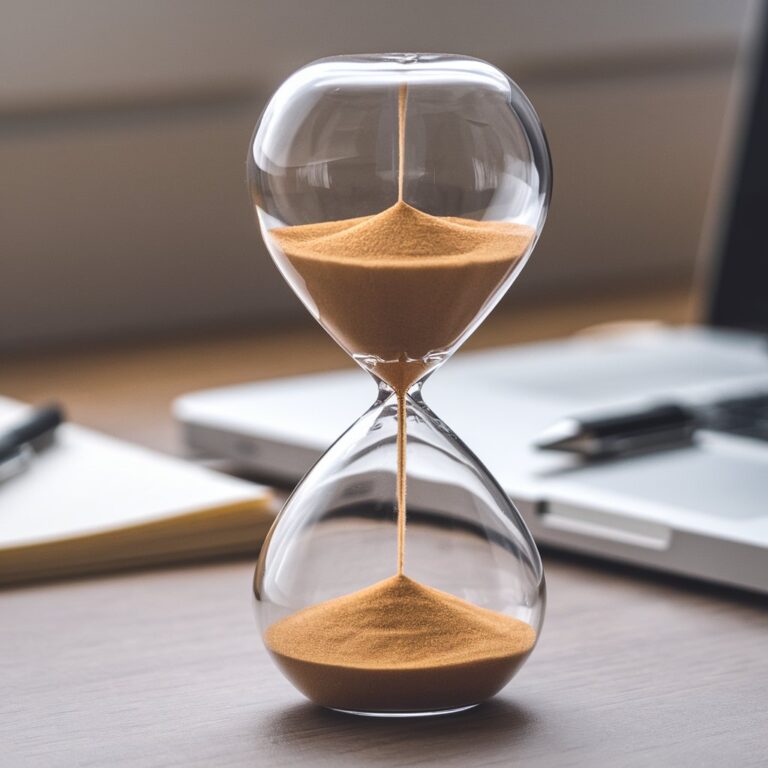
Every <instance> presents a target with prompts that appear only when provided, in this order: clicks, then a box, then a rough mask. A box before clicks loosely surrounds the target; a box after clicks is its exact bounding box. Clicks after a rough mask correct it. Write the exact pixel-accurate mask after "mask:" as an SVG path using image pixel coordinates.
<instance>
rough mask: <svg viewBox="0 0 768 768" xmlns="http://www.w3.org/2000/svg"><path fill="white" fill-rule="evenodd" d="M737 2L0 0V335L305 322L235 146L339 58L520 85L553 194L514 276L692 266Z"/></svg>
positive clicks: (88, 336) (586, 275)
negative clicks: (312, 69)
mask: <svg viewBox="0 0 768 768" xmlns="http://www.w3.org/2000/svg"><path fill="white" fill-rule="evenodd" d="M748 10H749V4H748V2H747V0H675V1H674V2H669V1H668V0H644V1H643V2H621V3H618V2H615V0H580V1H579V2H568V1H567V0H559V1H558V0H538V1H536V2H534V1H533V0H498V1H497V0H487V1H485V2H482V1H481V2H478V1H477V0H476V1H475V2H467V0H464V2H458V1H457V0H410V1H408V0H387V1H386V2H383V1H380V2H375V3H374V2H367V1H364V0H335V1H333V0H304V1H303V2H302V1H301V0H280V2H277V3H271V2H266V0H218V1H217V2H210V0H156V1H154V2H149V0H135V1H134V2H130V3H127V2H123V1H122V0H100V1H98V2H97V0H67V2H63V3H62V2H54V1H53V0H48V2H38V1H36V0H30V1H25V0H5V2H4V3H3V5H2V10H1V11H0V14H1V15H2V23H1V24H0V72H2V73H3V76H2V78H0V174H1V183H0V239H1V242H0V349H6V350H10V349H14V348H28V349H30V348H34V347H36V346H51V345H56V344H69V343H72V342H83V341H93V340H105V339H110V338H126V337H134V336H148V335H154V334H158V333H162V334H167V333H171V332H176V331H185V330H198V329H214V328H217V327H219V328H223V327H227V326H230V327H231V326H235V325H251V326H253V325H258V324H264V325H265V326H269V327H274V326H275V325H276V324H279V323H283V322H292V321H294V320H296V319H302V320H303V319H305V318H306V317H307V316H306V315H305V314H304V313H303V310H301V308H300V307H299V305H298V302H297V300H296V299H295V298H294V297H293V295H292V294H290V293H289V291H288V289H287V288H286V287H285V285H284V283H283V281H282V279H281V278H280V277H279V276H278V274H277V272H276V270H275V269H274V267H273V266H272V264H271V262H270V261H269V259H268V258H267V256H266V253H265V251H264V249H263V247H262V245H261V243H260V238H259V236H258V233H257V231H256V227H255V225H254V222H253V220H252V213H251V210H250V207H249V203H248V199H247V195H246V189H245V181H244V175H245V162H244V160H245V152H246V146H247V143H248V139H249V137H250V135H251V132H252V129H253V125H254V123H255V122H256V119H257V118H258V115H259V112H260V110H261V107H262V106H263V104H264V102H265V100H266V99H267V98H268V96H269V94H270V93H271V92H272V91H273V90H274V89H275V88H276V87H277V85H278V84H279V83H280V82H281V81H282V80H283V79H284V78H285V77H286V76H287V75H289V74H290V73H291V71H292V70H294V69H295V68H297V67H299V66H300V65H302V64H304V63H305V62H307V61H309V60H312V59H314V58H318V57H321V56H325V55H331V54H335V53H352V52H372V51H387V50H425V51H451V52H460V53H466V54H471V55H475V56H479V57H482V58H485V59H488V60H489V61H491V62H493V63H494V64H496V65H497V66H499V67H501V68H502V69H504V70H505V71H507V72H508V73H509V74H510V75H511V76H512V77H513V78H515V79H516V80H517V81H518V82H519V83H520V84H521V85H522V87H523V88H524V89H525V90H526V91H527V92H528V94H529V96H530V97H531V99H532V100H533V102H534V104H535V105H536V108H537V109H538V111H539V114H540V116H541V118H542V120H543V122H544V126H545V129H546V130H547V133H548V136H549V140H550V143H551V148H552V154H553V158H554V165H555V194H554V200H553V206H552V210H551V214H550V219H549V221H548V224H547V227H546V229H545V234H544V236H543V237H542V240H541V243H540V245H539V248H538V250H537V253H536V255H535V257H534V258H533V259H532V260H531V263H530V265H529V267H527V269H526V272H525V273H524V274H523V276H522V277H521V279H520V282H519V284H518V286H517V287H516V288H515V290H514V291H513V297H512V298H513V300H514V301H524V300H528V301H537V300H539V299H540V298H541V297H544V296H546V297H557V296H560V295H564V294H565V293H569V294H573V293H578V294H580V295H582V296H584V297H585V298H588V297H589V296H590V295H591V294H593V293H594V292H596V291H601V292H604V291H616V292H617V293H618V292H625V291H628V290H633V289H639V288H645V289H648V288H654V287H656V286H661V285H666V284H669V285H672V284H679V283H681V282H686V281H689V280H690V279H691V274H692V270H693V266H694V259H695V256H696V250H697V243H698V238H699V234H700V229H701V225H702V219H703V215H704V208H705V203H706V199H707V194H708V185H709V182H710V177H711V173H712V169H713V164H714V159H715V152H716V148H717V141H718V137H719V134H720V130H721V127H722V120H723V112H724V108H725V105H726V99H727V92H728V86H729V83H730V80H731V76H732V72H733V68H734V62H735V61H736V54H737V48H738V44H739V36H740V33H741V31H742V29H743V26H744V23H745V19H746V18H747V15H746V14H747V13H748Z"/></svg>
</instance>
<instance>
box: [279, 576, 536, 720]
mask: <svg viewBox="0 0 768 768" xmlns="http://www.w3.org/2000/svg"><path fill="white" fill-rule="evenodd" d="M265 641H266V645H267V648H269V650H270V651H271V653H272V654H273V655H274V657H275V659H276V661H277V663H278V665H279V666H280V668H281V669H282V670H283V672H284V673H285V675H286V676H287V677H288V678H289V679H290V680H291V681H292V682H293V684H294V685H295V686H296V687H297V688H298V689H299V690H300V691H302V692H303V693H304V694H305V695H306V696H308V697H309V698H310V699H312V700H313V701H315V702H317V703H318V704H322V705H324V706H327V707H333V708H335V709H344V710H352V711H358V712H398V711H441V710H446V709H454V708H458V707H463V706H469V705H471V704H477V703H478V702H481V701H484V700H485V699H487V698H489V697H491V696H493V695H494V694H495V693H497V692H498V691H499V690H500V689H501V688H502V687H503V686H504V685H506V684H507V683H508V682H509V680H510V679H511V678H512V676H513V675H514V673H515V672H516V671H517V669H518V667H519V666H520V665H521V664H522V663H523V661H525V659H526V657H527V656H528V654H529V653H530V652H531V650H532V649H533V646H534V644H535V642H536V632H535V631H534V630H533V628H532V627H531V626H529V625H528V624H526V623H525V622H523V621H519V620H518V619H514V618H511V617H510V616H505V615H503V614H501V613H496V612H495V611H489V610H487V609H484V608H480V607H478V606H475V605H472V604H471V603H467V602H465V601H464V600H460V599H459V598H457V597H454V596H453V595H449V594H447V593H445V592H441V591H439V590H437V589H433V588H431V587H427V586H424V585H422V584H419V583H417V582H415V581H413V580H412V579H409V578H408V577H406V576H393V577H391V578H389V579H385V580H384V581H381V582H378V583H377V584H374V585H373V586H371V587H368V588H366V589H362V590H359V591H357V592H354V593H352V594H350V595H345V596H344V597H339V598H336V599H333V600H328V601H327V602H324V603H319V604H317V605H314V606H311V607H309V608H305V609H304V610H301V611H298V612H297V613H294V614H292V615H290V616H288V617H287V618H285V619H282V620H280V621H278V622H276V623H275V624H273V625H272V626H271V627H269V629H268V630H267V632H266V636H265Z"/></svg>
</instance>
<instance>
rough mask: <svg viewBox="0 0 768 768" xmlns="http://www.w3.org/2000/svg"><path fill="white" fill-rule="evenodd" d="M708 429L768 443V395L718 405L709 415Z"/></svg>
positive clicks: (727, 401) (725, 401)
mask: <svg viewBox="0 0 768 768" xmlns="http://www.w3.org/2000/svg"><path fill="white" fill-rule="evenodd" d="M707 428H708V429H712V430H714V431H716V432H728V433H730V434H732V435H741V436H743V437H753V438H755V439H757V440H766V441H768V393H766V394H760V395H750V396H749V397H741V398H734V399H732V400H723V401H721V402H719V403H717V404H716V405H714V406H713V408H712V410H711V411H710V413H709V415H708V418H707Z"/></svg>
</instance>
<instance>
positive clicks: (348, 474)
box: [248, 54, 551, 716]
mask: <svg viewBox="0 0 768 768" xmlns="http://www.w3.org/2000/svg"><path fill="white" fill-rule="evenodd" d="M248 179H249V187H250V192H251V197H252V201H253V204H254V207H255V210H256V213H257V217H258V221H259V225H260V227H261V231H262V235H263V237H264V240H265V242H266V245H267V247H268V249H269V252H270V254H271V255H272V258H273V260H274V261H275V263H276V265H277V267H278V269H279V270H280V272H281V273H282V275H283V277H284V278H285V279H286V281H287V282H288V283H289V285H290V286H291V287H292V288H293V290H294V291H295V292H296V294H297V295H298V296H299V298H300V299H301V300H302V302H303V303H304V304H305V305H306V307H307V309H308V310H309V311H310V312H311V313H312V315H313V316H314V317H315V318H316V319H317V321H318V322H319V323H320V324H321V325H322V326H323V327H324V328H325V330H326V331H327V332H328V333H329V334H330V335H331V337H332V338H333V339H334V340H335V341H336V342H337V343H338V344H339V345H341V347H343V348H344V350H345V351H346V352H347V353H348V354H349V355H350V356H351V357H352V358H353V359H354V360H355V361H356V362H357V363H358V364H359V365H360V366H361V367H362V368H364V369H365V370H366V371H368V372H369V373H370V374H371V375H372V377H373V379H374V380H375V382H376V385H377V388H378V391H377V394H376V398H375V401H374V403H373V405H372V406H371V407H370V409H369V410H368V411H367V412H366V413H365V414H363V415H362V416H361V417H360V418H359V419H358V421H357V422H355V423H354V424H353V425H352V426H351V427H350V428H349V429H348V430H347V431H346V432H345V433H344V434H343V435H342V436H341V437H339V439H338V440H337V441H336V442H335V443H334V444H333V445H332V446H331V447H330V448H329V449H328V451H327V452H326V453H325V454H324V455H323V456H322V458H321V459H320V460H319V461H318V462H317V463H316V464H315V466H314V467H313V468H312V469H311V470H310V471H309V472H308V473H307V475H306V476H305V477H304V479H303V480H302V481H301V483H300V484H299V485H298V486H297V487H296V489H295V490H294V492H293V494H292V495H291V496H290V498H289V499H288V500H287V502H286V503H285V506H284V507H283V509H282V511H281V513H280V515H279V516H278V518H277V520H276V521H275V523H274V525H273V527H272V530H271V532H270V534H269V536H268V538H267V540H266V542H265V544H264V547H263V549H262V552H261V556H260V559H259V564H258V567H257V570H256V575H255V579H254V594H255V601H256V602H255V605H256V615H257V620H258V622H259V624H260V627H261V631H262V637H263V639H264V642H265V645H266V647H267V649H268V650H269V652H270V653H271V655H272V657H273V659H274V661H275V663H276V664H277V666H278V667H279V668H280V670H281V671H282V672H283V673H284V674H285V676H286V677H287V678H288V679H289V680H290V681H291V682H292V683H293V684H294V685H295V686H296V687H297V688H298V689H299V690H300V691H301V692H302V693H304V694H305V695H306V696H307V697H308V698H310V699H311V700H313V701H315V702H316V703H318V704H321V705H323V706H326V707H330V708H333V709H338V710H343V711H347V712H354V713H359V714H369V715H391V716H395V715H400V716H406V715H421V714H436V713H442V712H455V711H457V710H460V709H464V708H468V707H471V706H474V705H476V704H478V703H480V702H481V701H483V700H485V699H487V698H489V697H491V696H493V695H494V694H496V693H497V692H498V691H499V690H500V689H501V688H502V687H504V686H505V685H506V684H507V683H508V682H509V680H510V679H511V678H512V676H513V675H514V674H515V672H516V671H517V670H518V669H519V667H520V666H521V665H522V664H523V662H524V661H525V659H526V658H527V657H528V655H529V654H530V652H531V651H532V650H533V647H534V645H535V642H536V640H537V638H538V634H539V632H540V629H541V625H542V621H543V614H544V603H545V588H544V574H543V569H542V564H541V560H540V557H539V554H538V551H537V550H536V546H535V544H534V542H533V540H532V538H531V536H530V533H529V532H528V530H527V529H526V526H525V524H524V522H523V520H522V519H521V517H520V515H519V514H518V512H517V510H516V509H515V508H514V506H513V504H512V503H511V501H510V500H509V498H508V497H507V496H506V495H505V493H504V492H503V491H502V490H501V488H500V487H499V486H498V484H497V483H496V481H495V480H494V479H493V477H492V476H491V475H490V474H489V473H488V471H487V470H486V469H485V467H484V466H483V464H482V463H481V462H480V461H479V460H478V459H477V458H476V457H475V456H474V455H473V454H472V453H471V451H470V450H469V449H468V448H467V447H466V446H465V445H464V444H463V443H462V442H461V440H460V439H459V438H458V437H457V436H456V435H455V434H454V433H453V432H452V431H451V429H450V427H449V426H447V425H446V424H445V423H444V422H443V421H442V420H441V419H440V418H439V416H437V415H436V414H435V413H433V412H432V411H431V410H430V408H429V407H428V406H427V404H426V403H425V401H424V399H423V397H422V386H423V384H424V382H425V380H426V379H427V378H428V377H429V376H430V375H431V374H432V373H434V372H435V370H436V369H437V368H438V367H439V366H440V365H442V364H443V363H444V362H445V361H446V359H447V358H448V357H450V355H451V354H453V352H455V351H456V349H457V348H458V347H459V346H460V345H461V343H462V342H463V341H464V340H465V339H466V338H467V336H468V335H469V334H470V333H471V332H472V331H473V330H474V329H475V328H476V327H477V325H478V324H479V323H480V322H481V321H482V320H483V318H484V317H485V316H486V315H487V314H488V312H490V311H491V309H492V308H493V307H494V306H495V304H496V303H497V302H498V301H499V299H500V298H501V297H502V295H503V294H504V293H505V291H506V290H507V288H509V286H510V285H511V283H512V282H513V281H514V279H515V277H516V276H517V275H518V274H519V272H520V270H521V269H522V267H523V265H524V264H525V262H526V260H527V259H528V257H529V255H530V253H531V251H532V249H533V247H534V244H535V242H536V239H537V237H538V235H539V233H540V231H541V228H542V226H543V223H544V219H545V216H546V211H547V206H548V203H549V196H550V187H551V167H550V161H549V154H548V150H547V145H546V141H545V138H544V134H543V131H542V128H541V125H540V123H539V120H538V118H537V115H536V113H535V112H534V110H533V107H532V106H531V104H530V102H529V101H528V100H527V98H526V97H525V95H524V94H523V92H522V91H521V90H520V89H519V88H518V86H517V85H516V84H515V83H514V82H512V81H511V80H510V79H509V78H508V77H507V76H506V75H504V74H503V73H502V72H500V71H499V70H498V69H496V68H495V67H493V66H491V65H490V64H488V63H486V62H483V61H480V60H477V59H472V58H467V57H462V56H453V55H434V54H387V55H364V56H341V57H335V58H329V59H323V60H320V61H316V62H314V63H312V64H309V65H308V66H306V67H304V68H302V69H300V70H299V71H297V72H296V73H294V74H293V75H292V76H291V77H290V78H289V79H288V80H287V81H286V82H285V83H283V85H282V86H281V87H280V88H279V89H278V91H277V92H276V93H275V95H274V96H273V97H272V99H271V101H270V102H269V104H268V105H267V107H266V109H265V111H264V113H263V115H262V117H261V119H260V121H259V123H258V125H257V127H256V131H255V133H254V136H253V140H252V142H251V145H250V147H249V152H248ZM372 390H373V388H372ZM372 394H373V391H372ZM466 396H467V400H468V406H467V407H470V408H471V400H472V392H471V390H468V391H467V395H466ZM317 408H318V409H322V408H323V403H322V402H318V403H317Z"/></svg>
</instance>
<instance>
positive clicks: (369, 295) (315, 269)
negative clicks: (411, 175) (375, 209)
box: [269, 202, 535, 389]
mask: <svg viewBox="0 0 768 768" xmlns="http://www.w3.org/2000/svg"><path fill="white" fill-rule="evenodd" d="M269 235H270V236H271V237H272V238H273V239H274V241H275V242H276V244H277V245H278V247H279V249H280V251H282V253H284V254H285V257H286V258H287V260H288V262H289V263H290V265H291V266H292V267H293V269H294V270H295V272H296V274H297V275H298V277H299V278H300V282H299V284H298V285H297V288H298V290H299V291H300V292H305V293H306V294H308V296H309V297H310V299H311V300H312V302H313V303H314V305H315V306H316V307H317V311H318V314H319V319H320V321H321V322H322V323H323V324H324V325H325V327H326V328H327V329H328V330H329V331H330V332H331V334H332V335H333V336H334V337H335V338H336V339H337V340H338V341H339V343H340V344H341V345H342V346H343V347H344V348H345V349H347V350H348V351H349V352H350V353H351V354H353V355H358V356H359V357H364V358H370V359H375V360H377V361H380V364H379V365H378V366H377V367H374V371H375V372H376V373H377V374H378V375H380V376H381V377H382V378H383V379H384V380H385V381H387V382H388V383H389V384H391V385H392V386H394V387H395V388H396V389H399V388H402V387H407V386H409V385H410V384H411V383H413V382H414V381H416V380H417V379H418V378H419V377H420V376H421V375H423V373H424V372H425V371H426V370H427V369H428V368H429V359H430V358H431V357H432V356H433V355H435V354H438V355H439V354H440V353H442V352H444V351H446V350H448V349H450V348H451V347H452V346H453V345H454V344H455V343H456V341H458V339H459V338H460V337H461V336H462V335H463V334H464V332H465V331H466V330H467V328H468V327H469V326H470V325H471V324H472V322H473V321H474V320H475V318H476V317H477V316H478V315H479V313H480V312H481V310H482V309H483V307H484V306H485V304H486V303H487V302H488V301H490V300H491V298H492V297H493V296H495V294H496V292H497V290H498V289H499V287H500V286H501V284H502V283H503V282H504V280H505V278H506V277H507V276H508V275H509V273H510V272H511V271H512V269H513V267H514V265H515V264H516V263H517V262H518V261H519V260H520V259H521V258H522V257H523V256H524V255H525V253H526V252H527V251H528V249H529V248H530V246H531V244H532V243H533V240H534V236H535V231H534V230H533V229H532V228H531V227H527V226H524V225H522V224H512V223H509V222H494V221H473V220H470V219H461V218H455V217H449V216H445V217H443V216H431V215H429V214H426V213H423V212H422V211H419V210H417V209H416V208H413V207H412V206H410V205H408V204H407V203H404V202H398V203H396V204H395V205H393V206H392V207H390V208H387V209H386V210H384V211H382V212H381V213H378V214H376V215H374V216H364V217H361V218H356V219H347V220H344V221H331V222H323V223H320V224H306V225H301V226H295V227H280V228H276V229H272V230H270V232H269Z"/></svg>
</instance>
